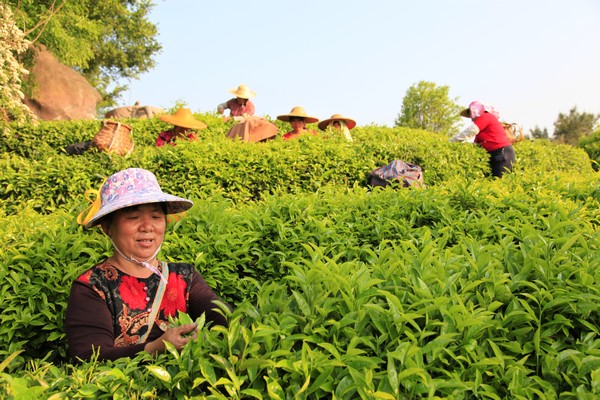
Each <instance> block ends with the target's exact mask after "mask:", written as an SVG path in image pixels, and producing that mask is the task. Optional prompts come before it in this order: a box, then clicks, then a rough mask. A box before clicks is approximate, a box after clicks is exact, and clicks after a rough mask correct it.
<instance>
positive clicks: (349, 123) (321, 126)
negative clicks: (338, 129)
mask: <svg viewBox="0 0 600 400" xmlns="http://www.w3.org/2000/svg"><path fill="white" fill-rule="evenodd" d="M333 121H344V122H345V123H346V127H347V128H348V129H352V128H354V127H355V126H356V121H355V120H353V119H351V118H348V117H343V116H342V115H341V114H333V115H332V116H331V118H328V119H324V120H323V121H321V122H319V125H317V126H318V127H319V129H320V130H322V131H324V130H325V129H327V127H328V126H329V124H330V123H332V122H333Z"/></svg>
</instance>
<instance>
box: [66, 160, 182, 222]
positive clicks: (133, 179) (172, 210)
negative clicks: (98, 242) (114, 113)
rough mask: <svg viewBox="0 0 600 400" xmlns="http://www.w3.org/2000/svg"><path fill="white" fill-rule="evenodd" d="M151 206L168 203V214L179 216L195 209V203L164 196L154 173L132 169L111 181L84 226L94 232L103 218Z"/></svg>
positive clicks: (90, 210)
mask: <svg viewBox="0 0 600 400" xmlns="http://www.w3.org/2000/svg"><path fill="white" fill-rule="evenodd" d="M150 203H165V204H166V205H167V214H178V213H180V212H183V211H186V210H189V209H190V208H192V206H193V205H194V203H193V202H192V201H191V200H188V199H184V198H182V197H177V196H173V195H170V194H167V193H165V192H163V191H162V189H161V188H160V185H159V184H158V181H157V180H156V176H155V175H154V174H153V173H152V172H150V171H147V170H145V169H141V168H128V169H125V170H122V171H119V172H117V173H115V174H113V175H111V176H110V177H108V179H107V180H106V182H104V184H103V185H102V188H101V189H100V193H99V195H98V197H97V199H96V201H95V202H94V204H92V206H91V207H90V209H89V213H88V218H89V219H87V218H86V220H85V221H83V222H81V223H82V224H83V225H84V226H85V227H86V228H91V227H93V226H95V225H97V224H98V223H99V222H100V219H101V218H102V217H105V216H107V215H108V214H110V213H112V212H115V211H117V210H120V209H123V208H126V207H131V206H139V205H142V204H150ZM96 209H97V211H96ZM86 211H87V210H86ZM84 213H85V211H84ZM82 214H83V213H82ZM90 214H92V215H91V216H90ZM78 222H79V221H78Z"/></svg>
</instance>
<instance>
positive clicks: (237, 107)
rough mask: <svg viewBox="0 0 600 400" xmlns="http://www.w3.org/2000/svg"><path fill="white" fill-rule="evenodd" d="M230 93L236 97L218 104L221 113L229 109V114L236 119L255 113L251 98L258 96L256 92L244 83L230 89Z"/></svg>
mask: <svg viewBox="0 0 600 400" xmlns="http://www.w3.org/2000/svg"><path fill="white" fill-rule="evenodd" d="M229 93H231V94H233V95H235V97H234V98H233V99H230V100H227V101H226V102H225V103H221V104H219V105H218V106H217V112H218V113H219V114H223V113H225V110H227V109H229V116H230V117H233V119H234V120H236V121H240V120H243V119H244V118H245V117H250V116H253V115H254V112H255V109H254V104H253V103H252V101H250V99H251V98H253V97H256V93H254V92H253V91H251V90H250V89H249V88H248V86H246V85H243V84H242V85H239V86H238V87H237V88H236V89H230V90H229Z"/></svg>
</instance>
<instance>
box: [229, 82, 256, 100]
mask: <svg viewBox="0 0 600 400" xmlns="http://www.w3.org/2000/svg"><path fill="white" fill-rule="evenodd" d="M229 93H231V94H233V95H235V97H239V98H240V99H249V98H251V97H255V96H256V93H254V92H253V91H252V90H250V89H249V88H248V86H246V85H240V86H238V87H237V89H229Z"/></svg>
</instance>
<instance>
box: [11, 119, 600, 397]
mask: <svg viewBox="0 0 600 400" xmlns="http://www.w3.org/2000/svg"><path fill="white" fill-rule="evenodd" d="M207 118H208V117H207ZM140 124H148V125H152V124H157V122H156V121H152V120H151V121H145V122H140ZM49 125H52V124H49ZM57 125H59V126H60V125H61V124H60V123H57ZM65 125H69V124H65ZM69 126H77V124H75V123H73V125H69ZM157 126H158V125H157ZM44 129H46V130H47V132H51V133H48V141H47V142H45V144H42V142H38V145H37V149H38V150H36V146H28V145H26V146H24V148H23V149H21V150H20V151H21V153H18V152H17V151H16V150H10V149H9V147H4V148H5V152H4V154H3V160H4V163H5V165H4V168H3V174H2V176H1V178H0V179H2V183H1V186H7V185H12V186H11V187H10V188H6V187H5V188H4V189H2V188H0V190H4V191H3V192H2V199H3V202H2V209H3V213H4V214H2V215H0V302H1V304H2V310H3V312H2V315H1V318H2V319H1V322H2V323H1V324H0V360H2V359H4V362H0V394H2V396H3V397H7V398H33V397H44V398H50V397H52V398H55V399H58V398H128V399H129V398H165V397H169V398H181V399H183V398H215V399H229V398H240V399H241V398H259V399H260V398H274V399H275V398H280V399H284V398H305V399H308V398H311V399H312V398H344V399H346V398H347V399H350V398H365V399H366V398H380V399H395V398H448V399H457V398H483V397H485V398H492V399H503V398H511V399H514V398H523V399H529V398H548V399H555V398H594V397H596V396H598V395H600V338H599V331H598V326H600V289H599V287H600V285H599V284H598V283H599V280H600V269H599V268H598V266H599V265H600V252H598V247H599V246H598V245H599V244H600V235H599V233H598V232H599V231H598V228H599V225H600V211H599V209H600V208H599V207H598V206H599V202H600V188H599V187H600V186H599V183H600V175H598V173H595V172H593V171H592V169H591V167H590V163H589V158H587V156H586V154H585V153H584V152H583V151H582V150H581V149H574V148H572V147H569V146H556V145H553V144H551V143H545V142H539V143H538V142H529V141H528V142H523V143H519V144H518V147H517V155H518V167H517V168H516V170H515V172H514V173H513V174H509V175H507V176H505V177H504V178H503V179H501V180H498V179H491V178H489V179H488V178H484V172H485V171H486V169H487V160H486V155H485V153H482V151H479V149H477V148H474V147H472V146H469V145H460V144H452V145H451V144H449V143H447V140H444V139H443V138H439V137H438V136H435V135H433V134H429V133H427V132H420V131H414V130H404V129H389V128H383V127H362V128H358V129H356V130H353V136H354V137H355V142H353V143H346V142H343V141H339V140H337V139H336V138H328V139H323V138H312V137H308V138H305V139H302V140H297V141H293V142H289V143H288V142H283V141H282V140H280V139H278V140H275V141H272V142H269V143H260V144H247V143H240V142H233V141H229V140H225V139H224V138H223V137H222V136H223V135H224V132H226V130H227V125H226V124H221V126H218V127H215V130H214V131H210V132H207V133H206V136H205V137H203V138H201V139H200V140H198V141H196V142H189V143H182V144H181V145H177V146H176V147H172V148H160V149H156V148H154V147H153V144H152V140H151V139H152V136H150V135H148V137H147V138H146V139H145V140H146V142H144V139H139V140H137V138H136V140H137V141H136V152H135V153H134V154H133V155H132V156H131V157H129V158H127V159H120V158H115V157H112V158H111V157H108V156H107V155H105V154H102V153H95V152H90V153H89V154H85V155H83V156H79V157H70V156H66V155H64V154H61V153H60V151H59V150H56V149H57V148H59V147H60V146H62V145H63V144H64V143H68V141H70V139H69V140H65V139H59V136H60V135H59V134H58V133H57V132H59V131H60V129H55V130H52V129H50V128H49V127H47V128H44ZM138 130H139V129H138ZM32 132H33V130H32ZM32 135H33V134H32ZM52 135H54V136H52ZM211 135H212V136H211ZM33 136H35V135H33ZM85 136H86V135H83V134H82V135H81V137H85ZM140 136H141V135H140ZM50 137H54V138H55V139H52V140H51V139H50ZM73 139H74V138H73ZM32 140H35V139H32ZM54 140H55V141H54ZM60 140H63V141H62V142H60ZM59 142H60V145H57V143H59ZM5 143H7V142H6V141H5V142H3V146H8V145H5ZM143 143H145V144H143ZM26 149H28V150H26ZM44 154H45V155H44ZM393 158H400V159H405V160H408V161H413V162H417V163H420V164H421V165H423V166H424V169H425V177H426V183H427V184H428V187H427V188H426V189H412V190H408V189H395V188H386V189H379V188H377V189H375V190H371V189H370V188H368V187H366V185H365V179H364V178H365V176H366V175H365V174H366V173H367V172H368V171H370V170H371V169H373V168H375V167H376V166H379V165H380V164H383V163H386V162H387V161H389V160H390V159H393ZM127 166H141V167H144V168H148V169H151V170H153V171H155V172H156V173H157V175H158V177H159V181H160V183H161V185H162V186H163V189H165V190H166V191H171V192H173V193H177V194H182V195H186V196H189V197H190V198H192V199H193V200H194V201H195V206H194V207H193V208H192V209H191V210H190V211H189V212H188V213H187V215H186V217H185V218H183V219H182V220H180V221H177V222H174V223H172V224H171V225H170V228H169V232H168V233H167V237H166V240H165V244H164V246H163V249H162V252H161V255H160V257H162V258H165V259H168V260H173V261H175V260H178V261H188V262H193V263H194V264H195V265H196V267H197V268H198V270H199V271H200V272H201V273H202V274H203V276H204V277H205V278H206V279H207V282H209V284H211V285H212V286H213V287H214V288H215V290H216V291H217V292H218V293H219V294H220V295H221V296H222V297H223V299H224V300H225V301H227V302H228V303H230V304H231V305H233V306H234V311H233V312H232V313H231V314H230V315H229V316H228V318H229V320H230V326H229V328H227V329H225V328H219V327H216V328H210V329H209V328H207V327H202V329H201V333H202V334H201V338H202V339H201V340H198V341H196V342H193V343H191V344H190V345H188V346H187V347H186V348H185V349H184V350H183V351H182V352H181V353H177V352H176V351H174V350H172V351H170V352H168V353H166V354H163V355H160V356H157V357H151V356H150V355H147V354H140V355H138V356H136V357H135V358H133V359H122V360H117V361H115V362H104V363H98V362H95V361H91V362H88V363H83V364H80V365H77V366H74V365H71V364H70V363H69V362H68V360H67V358H66V350H67V349H66V343H65V335H64V332H63V328H62V321H63V318H64V311H65V306H66V302H67V297H68V293H69V289H70V283H71V281H72V280H73V279H74V277H75V276H76V275H77V274H79V273H81V272H82V271H83V270H85V269H86V268H88V267H89V266H91V265H93V264H94V263H96V262H98V261H99V260H101V259H102V258H104V257H106V256H107V255H109V254H110V251H111V248H110V242H109V241H108V240H107V239H106V238H105V237H104V236H103V235H101V234H100V232H99V231H98V230H95V229H94V230H89V231H88V230H83V229H82V228H81V227H80V226H78V225H77V224H76V222H75V216H76V214H77V213H78V212H79V211H81V210H82V209H83V208H84V207H85V199H84V198H83V196H82V193H83V191H84V190H85V189H87V188H88V187H98V186H99V184H100V183H101V181H102V179H103V178H104V177H105V176H106V175H108V174H110V173H111V172H113V171H116V170H119V169H122V168H124V167H127ZM5 196H6V197H5Z"/></svg>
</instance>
